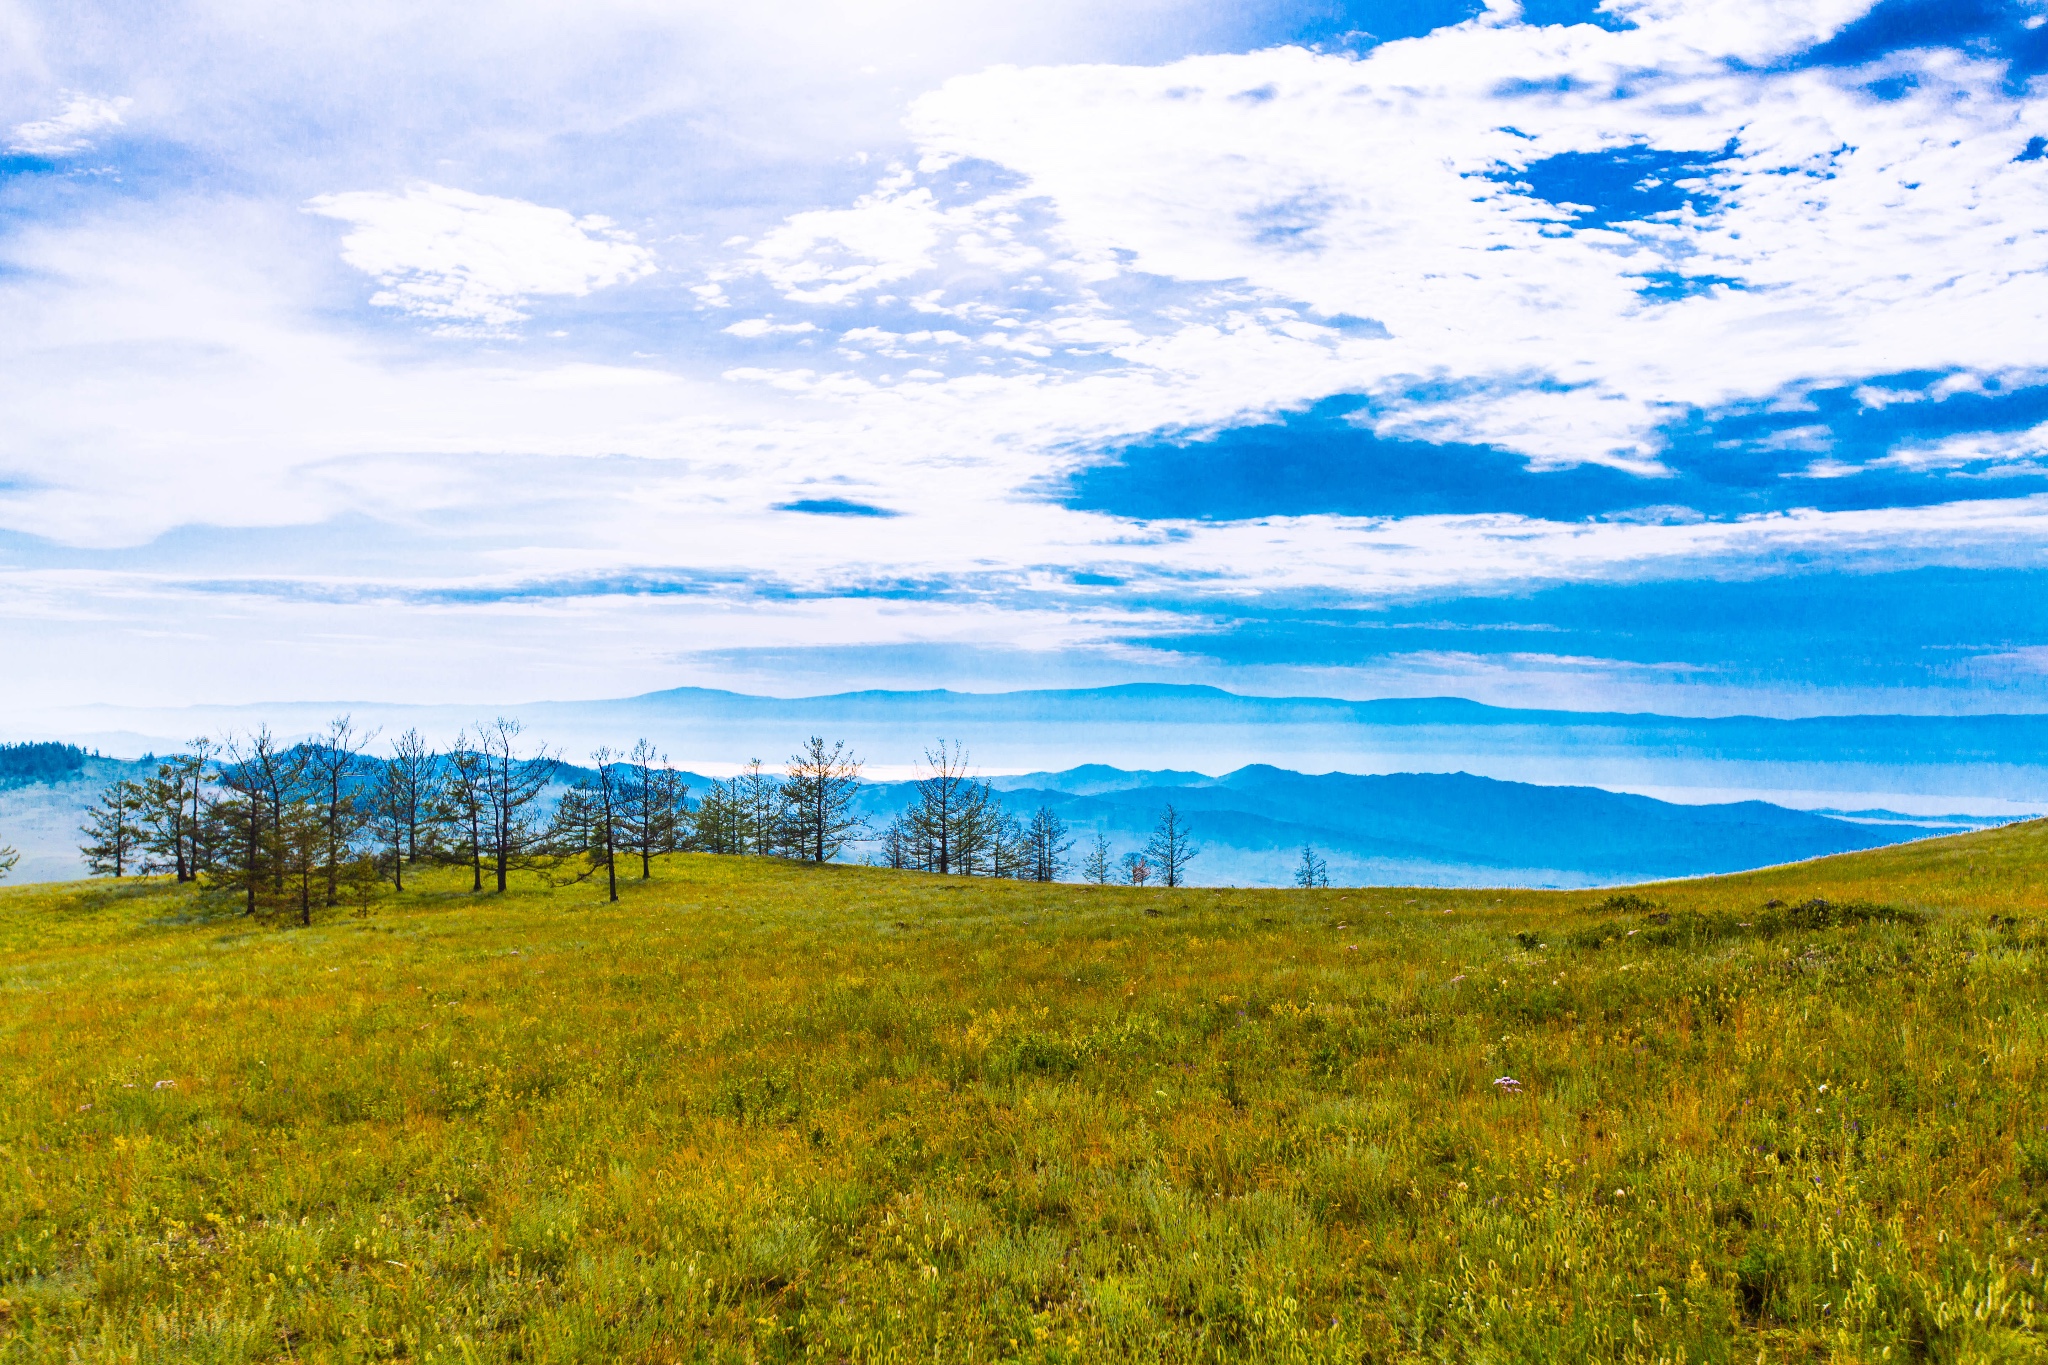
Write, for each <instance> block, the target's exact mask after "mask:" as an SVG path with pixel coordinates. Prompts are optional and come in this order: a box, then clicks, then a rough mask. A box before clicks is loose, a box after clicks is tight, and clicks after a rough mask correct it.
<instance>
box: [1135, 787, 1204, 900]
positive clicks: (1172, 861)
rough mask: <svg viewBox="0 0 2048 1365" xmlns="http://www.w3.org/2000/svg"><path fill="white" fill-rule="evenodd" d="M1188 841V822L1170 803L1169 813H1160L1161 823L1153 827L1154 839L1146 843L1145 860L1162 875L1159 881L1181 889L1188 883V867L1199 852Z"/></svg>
mask: <svg viewBox="0 0 2048 1365" xmlns="http://www.w3.org/2000/svg"><path fill="white" fill-rule="evenodd" d="M1199 851H1200V850H1198V849H1197V848H1196V847H1195V845H1194V843H1193V841H1192V840H1191V839H1190V838H1189V837H1188V826H1187V821H1185V820H1183V819H1181V818H1180V812H1179V811H1177V810H1175V809H1174V808H1173V803H1172V802H1170V801H1169V802H1167V804H1166V809H1165V810H1163V811H1161V812H1159V823H1158V824H1156V825H1154V826H1153V827H1152V837H1151V838H1150V839H1149V840H1147V841H1146V843H1145V856H1146V858H1147V859H1148V860H1149V861H1150V862H1151V863H1152V865H1153V867H1154V869H1155V870H1156V871H1157V872H1158V874H1159V880H1161V881H1163V882H1165V883H1166V884H1167V885H1168V886H1179V885H1181V884H1182V883H1184V882H1185V881H1186V880H1187V867H1188V863H1189V861H1190V860H1192V859H1193V858H1194V856H1195V854H1196V853H1197V852H1199Z"/></svg>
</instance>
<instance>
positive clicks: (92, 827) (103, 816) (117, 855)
mask: <svg viewBox="0 0 2048 1365" xmlns="http://www.w3.org/2000/svg"><path fill="white" fill-rule="evenodd" d="M142 809H143V793H142V788H141V786H140V784H138V783H135V782H128V781H121V782H115V783H111V784H109V785H108V787H107V788H106V789H105V790H104V791H102V792H101V793H100V799H99V800H98V801H97V802H96V803H95V804H94V805H93V806H92V807H91V808H90V809H89V810H87V811H86V813H85V823H84V824H83V825H82V826H80V827H79V831H78V832H79V833H80V834H83V835H84V836H85V842H84V843H83V844H80V845H79V847H78V851H79V852H80V853H82V854H84V855H85V865H86V867H87V868H89V869H90V870H91V871H92V875H93V876H95V877H115V878H120V877H124V876H126V875H127V874H128V873H130V872H133V871H136V870H137V869H136V867H135V863H136V860H137V859H138V858H139V857H140V856H141V852H142V839H143V830H142V826H141V824H139V823H138V817H139V816H140V815H141V814H142Z"/></svg>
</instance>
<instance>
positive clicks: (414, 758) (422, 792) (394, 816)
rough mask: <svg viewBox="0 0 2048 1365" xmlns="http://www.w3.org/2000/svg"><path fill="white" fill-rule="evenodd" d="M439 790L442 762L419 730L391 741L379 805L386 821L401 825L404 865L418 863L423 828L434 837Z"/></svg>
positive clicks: (411, 731) (410, 731) (385, 761)
mask: <svg viewBox="0 0 2048 1365" xmlns="http://www.w3.org/2000/svg"><path fill="white" fill-rule="evenodd" d="M440 788H441V761H440V758H439V756H438V755H436V754H435V753H434V750H433V748H432V746H431V745H429V744H428V743H427V741H426V740H425V739H423V738H421V737H420V732H419V731H418V730H407V731H406V732H405V733H404V734H402V735H400V736H399V737H398V738H397V739H394V740H392V741H391V757H390V758H387V759H385V760H384V773H383V785H382V789H381V800H380V805H381V806H382V807H383V808H384V810H383V814H384V817H385V819H386V820H388V821H392V822H394V823H395V824H396V825H398V826H399V831H398V832H399V833H401V834H402V835H403V836H404V839H403V843H404V848H403V852H402V854H401V856H402V858H403V860H404V861H405V862H409V863H416V862H418V861H419V857H420V827H421V826H422V825H424V826H426V827H427V831H428V834H429V837H431V835H432V832H433V822H432V814H433V809H434V802H435V799H436V798H437V797H439V795H440ZM400 889H401V890H403V889H404V888H403V887H401V888H400Z"/></svg>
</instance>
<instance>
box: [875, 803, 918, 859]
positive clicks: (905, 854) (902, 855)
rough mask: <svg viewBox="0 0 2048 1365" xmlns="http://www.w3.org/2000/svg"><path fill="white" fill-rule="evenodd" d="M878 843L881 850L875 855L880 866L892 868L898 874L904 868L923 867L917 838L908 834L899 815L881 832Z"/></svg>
mask: <svg viewBox="0 0 2048 1365" xmlns="http://www.w3.org/2000/svg"><path fill="white" fill-rule="evenodd" d="M878 842H879V843H880V844H881V846H882V848H881V852H880V853H879V854H877V855H876V861H877V862H878V863H879V864H880V865H881V866H883V867H893V868H895V869H896V870H897V871H899V872H900V871H902V870H903V869H904V868H910V867H923V866H924V859H923V858H922V857H921V856H920V850H919V848H918V846H917V836H916V835H914V834H912V833H911V832H910V828H909V826H908V825H906V824H905V823H904V817H903V816H900V815H899V816H897V817H896V818H895V819H894V820H891V821H890V822H889V827H888V828H887V829H885V830H883V831H882V837H881V838H880V840H878Z"/></svg>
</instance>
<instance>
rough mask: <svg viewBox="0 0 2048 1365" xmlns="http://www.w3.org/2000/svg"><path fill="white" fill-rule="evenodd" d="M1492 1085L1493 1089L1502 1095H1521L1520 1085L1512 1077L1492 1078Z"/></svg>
mask: <svg viewBox="0 0 2048 1365" xmlns="http://www.w3.org/2000/svg"><path fill="white" fill-rule="evenodd" d="M1493 1084H1494V1088H1495V1089H1497V1090H1499V1091H1500V1092H1501V1094H1503V1095H1515V1094H1519V1093H1521V1089H1522V1083H1521V1082H1520V1081H1518V1080H1516V1079H1515V1078H1514V1077H1513V1076H1495V1077H1494V1078H1493Z"/></svg>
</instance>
